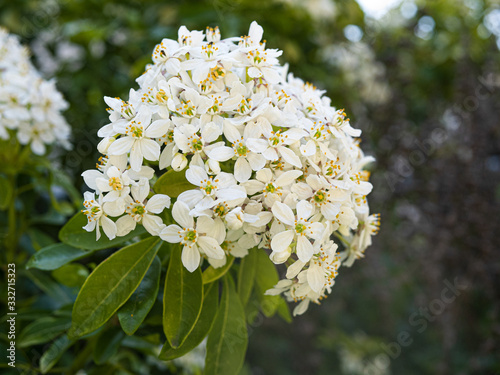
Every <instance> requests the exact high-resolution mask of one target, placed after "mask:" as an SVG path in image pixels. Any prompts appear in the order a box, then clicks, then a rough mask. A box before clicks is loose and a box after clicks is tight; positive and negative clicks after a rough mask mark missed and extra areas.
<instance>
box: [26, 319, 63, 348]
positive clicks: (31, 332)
mask: <svg viewBox="0 0 500 375" xmlns="http://www.w3.org/2000/svg"><path fill="white" fill-rule="evenodd" d="M70 326H71V319H67V318H59V319H56V318H53V317H43V318H40V319H37V320H35V321H34V322H32V323H30V324H28V325H27V326H26V327H25V328H24V329H23V330H22V331H21V333H20V335H19V339H18V343H17V345H18V346H19V347H20V348H26V347H28V346H32V345H37V344H43V343H44V342H48V341H51V340H52V339H53V338H55V337H57V336H59V335H60V334H61V333H63V332H64V331H66V330H67V329H69V327H70Z"/></svg>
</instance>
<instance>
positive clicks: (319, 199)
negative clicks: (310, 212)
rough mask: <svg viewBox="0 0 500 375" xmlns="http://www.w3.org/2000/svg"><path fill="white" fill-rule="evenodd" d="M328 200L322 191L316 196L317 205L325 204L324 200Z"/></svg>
mask: <svg viewBox="0 0 500 375" xmlns="http://www.w3.org/2000/svg"><path fill="white" fill-rule="evenodd" d="M325 199H326V196H325V192H324V191H322V190H319V191H318V192H316V194H315V195H314V201H315V202H316V203H322V202H324V200H325Z"/></svg>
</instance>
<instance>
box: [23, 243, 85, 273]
mask: <svg viewBox="0 0 500 375" xmlns="http://www.w3.org/2000/svg"><path fill="white" fill-rule="evenodd" d="M90 254H92V252H91V251H85V250H82V249H77V248H76V247H73V246H69V245H66V244H64V243H57V244H53V245H50V246H47V247H44V248H43V249H41V250H40V251H37V252H36V253H35V254H33V256H32V257H31V258H30V260H29V261H28V263H27V264H26V268H38V269H40V270H44V271H52V270H55V269H57V268H59V267H61V266H63V265H65V264H67V263H69V262H72V261H74V260H78V259H81V258H83V257H85V256H87V255H90Z"/></svg>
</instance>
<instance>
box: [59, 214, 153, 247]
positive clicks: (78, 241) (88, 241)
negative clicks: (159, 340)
mask: <svg viewBox="0 0 500 375" xmlns="http://www.w3.org/2000/svg"><path fill="white" fill-rule="evenodd" d="M85 225H87V217H86V216H85V215H84V214H83V213H81V212H79V213H77V214H76V215H75V216H73V217H72V218H71V219H70V220H69V221H68V222H67V223H66V225H65V226H64V227H62V229H61V231H60V232H59V239H60V240H61V242H64V243H65V244H67V245H70V246H74V247H77V248H79V249H85V250H102V249H107V248H110V247H116V246H117V245H120V244H122V243H124V242H127V241H128V240H130V239H132V238H134V237H136V236H140V235H141V234H143V233H145V232H146V230H145V229H144V227H143V226H142V225H138V226H137V227H136V228H135V229H134V230H133V231H132V232H130V233H129V234H127V235H126V236H123V237H115V238H114V239H112V240H110V239H108V237H106V235H105V234H104V233H101V238H100V239H99V241H96V234H95V231H92V232H87V231H86V230H85V229H83V227H84V226H85ZM101 232H102V228H101Z"/></svg>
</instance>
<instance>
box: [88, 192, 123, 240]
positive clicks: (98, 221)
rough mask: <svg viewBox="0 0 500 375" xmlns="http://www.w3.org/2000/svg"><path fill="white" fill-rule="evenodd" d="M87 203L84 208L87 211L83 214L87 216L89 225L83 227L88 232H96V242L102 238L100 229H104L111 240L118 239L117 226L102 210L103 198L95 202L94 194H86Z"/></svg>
mask: <svg viewBox="0 0 500 375" xmlns="http://www.w3.org/2000/svg"><path fill="white" fill-rule="evenodd" d="M84 198H85V201H84V202H83V206H84V207H85V210H82V212H83V213H84V214H85V215H86V216H87V220H88V224H87V225H86V226H84V227H83V229H85V230H86V231H87V232H92V231H93V230H95V231H96V240H99V238H101V231H100V230H99V227H102V229H103V230H104V233H105V234H106V236H108V238H109V239H110V240H112V239H113V238H115V237H116V233H117V226H116V224H115V223H114V222H113V220H111V219H110V218H109V217H107V216H106V215H105V214H104V211H103V208H102V197H101V196H99V200H98V201H96V200H95V196H94V194H93V193H90V192H86V193H85V194H84Z"/></svg>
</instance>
